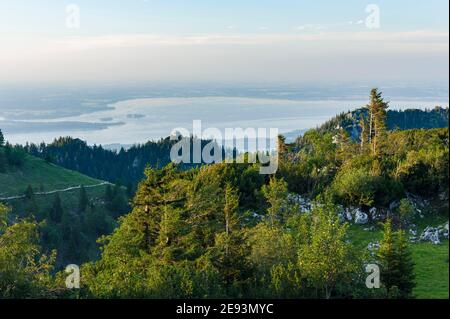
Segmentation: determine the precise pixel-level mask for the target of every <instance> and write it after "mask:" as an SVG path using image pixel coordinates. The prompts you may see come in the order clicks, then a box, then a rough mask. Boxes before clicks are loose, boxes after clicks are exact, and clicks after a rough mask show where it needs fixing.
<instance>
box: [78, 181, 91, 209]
mask: <svg viewBox="0 0 450 319" xmlns="http://www.w3.org/2000/svg"><path fill="white" fill-rule="evenodd" d="M88 205H89V198H88V195H87V192H86V189H85V188H84V186H81V188H80V197H79V200H78V212H80V213H83V212H85V211H86V209H87V207H88Z"/></svg>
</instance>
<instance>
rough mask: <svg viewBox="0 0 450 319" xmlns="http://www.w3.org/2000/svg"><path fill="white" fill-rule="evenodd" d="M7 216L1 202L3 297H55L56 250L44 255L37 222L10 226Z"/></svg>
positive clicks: (0, 279) (0, 290) (0, 293)
mask: <svg viewBox="0 0 450 319" xmlns="http://www.w3.org/2000/svg"><path fill="white" fill-rule="evenodd" d="M6 219H7V209H6V208H5V207H4V206H3V205H0V299H1V298H49V297H52V296H53V295H54V293H53V289H52V277H51V275H50V273H51V271H52V269H53V264H54V261H55V256H56V255H55V254H56V253H55V252H52V253H51V254H50V255H48V256H47V255H44V254H43V252H42V250H41V247H40V246H39V244H38V239H39V233H38V228H39V227H38V224H37V223H36V222H35V221H33V220H23V221H19V222H16V223H15V224H12V225H9V224H8V223H6Z"/></svg>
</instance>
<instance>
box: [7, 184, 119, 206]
mask: <svg viewBox="0 0 450 319" xmlns="http://www.w3.org/2000/svg"><path fill="white" fill-rule="evenodd" d="M105 185H113V184H111V183H109V182H103V183H100V184H96V185H78V186H73V187H68V188H65V189H57V190H52V191H49V192H39V193H34V195H36V196H45V195H52V194H56V193H65V192H70V191H73V190H77V189H81V187H84V188H94V187H100V186H105ZM22 198H25V195H18V196H10V197H0V201H8V200H14V199H22Z"/></svg>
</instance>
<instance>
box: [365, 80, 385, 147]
mask: <svg viewBox="0 0 450 319" xmlns="http://www.w3.org/2000/svg"><path fill="white" fill-rule="evenodd" d="M388 107H389V104H388V103H387V102H385V101H384V99H383V98H382V93H381V92H378V89H372V91H371V93H370V104H369V114H370V115H369V118H370V120H369V141H370V142H371V144H372V154H373V155H379V153H380V147H381V145H382V143H383V142H384V139H385V137H386V136H385V135H386V117H387V112H386V110H387V109H388Z"/></svg>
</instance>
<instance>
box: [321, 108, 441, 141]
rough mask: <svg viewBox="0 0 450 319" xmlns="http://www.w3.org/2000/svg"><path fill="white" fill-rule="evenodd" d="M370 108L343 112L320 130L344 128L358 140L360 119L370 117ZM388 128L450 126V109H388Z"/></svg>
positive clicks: (407, 128) (408, 128)
mask: <svg viewBox="0 0 450 319" xmlns="http://www.w3.org/2000/svg"><path fill="white" fill-rule="evenodd" d="M368 113H369V112H368V109H366V108H361V109H357V110H355V111H351V112H347V113H341V114H339V115H338V116H335V117H334V118H332V119H331V120H329V121H328V122H326V123H325V124H323V125H322V126H320V127H319V131H335V130H337V129H339V128H344V129H345V130H346V131H347V132H348V133H349V134H350V136H351V138H352V139H354V140H358V139H359V135H360V133H361V128H360V124H359V123H360V120H361V118H362V117H365V118H368ZM387 127H388V130H396V129H398V130H410V129H433V128H446V127H449V109H448V108H443V107H436V108H434V109H431V110H418V109H409V110H404V111H397V110H388V112H387Z"/></svg>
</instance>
